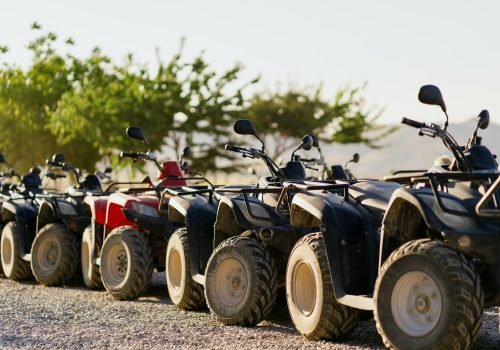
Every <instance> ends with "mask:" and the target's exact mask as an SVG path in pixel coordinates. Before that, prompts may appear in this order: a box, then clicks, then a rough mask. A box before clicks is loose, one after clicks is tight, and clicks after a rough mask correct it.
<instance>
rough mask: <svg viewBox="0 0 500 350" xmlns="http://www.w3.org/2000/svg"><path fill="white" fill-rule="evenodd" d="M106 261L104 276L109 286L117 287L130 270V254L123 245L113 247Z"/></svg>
mask: <svg viewBox="0 0 500 350" xmlns="http://www.w3.org/2000/svg"><path fill="white" fill-rule="evenodd" d="M105 259H106V269H105V271H103V275H105V277H106V282H107V283H108V285H113V286H116V285H118V284H120V283H121V282H122V281H123V280H124V279H125V276H127V271H128V269H129V266H128V265H129V259H128V254H127V250H126V249H125V246H124V245H123V243H121V242H120V243H119V244H115V245H113V246H112V247H111V248H110V249H109V251H108V254H106V257H105Z"/></svg>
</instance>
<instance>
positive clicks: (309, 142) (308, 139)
mask: <svg viewBox="0 0 500 350" xmlns="http://www.w3.org/2000/svg"><path fill="white" fill-rule="evenodd" d="M313 144H314V139H313V138H312V136H311V135H304V137H303V138H302V144H301V145H300V146H301V148H302V149H303V150H304V151H310V150H311V148H312V147H313Z"/></svg>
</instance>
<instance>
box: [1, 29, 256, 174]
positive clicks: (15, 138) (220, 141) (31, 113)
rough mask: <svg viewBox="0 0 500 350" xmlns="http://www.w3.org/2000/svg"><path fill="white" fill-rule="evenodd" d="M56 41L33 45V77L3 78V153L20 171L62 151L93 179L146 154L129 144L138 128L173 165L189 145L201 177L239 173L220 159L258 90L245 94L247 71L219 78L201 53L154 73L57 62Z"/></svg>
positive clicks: (95, 57) (15, 72) (73, 60)
mask: <svg viewBox="0 0 500 350" xmlns="http://www.w3.org/2000/svg"><path fill="white" fill-rule="evenodd" d="M32 28H33V29H34V30H39V29H40V25H38V24H36V23H35V24H33V26H32ZM56 41H57V36H56V35H55V34H54V33H48V34H44V35H41V36H38V37H37V38H36V39H35V40H34V41H32V42H31V43H29V45H28V48H29V50H30V51H31V52H32V55H33V60H32V64H31V65H30V66H29V67H28V69H27V70H26V71H24V70H22V69H20V68H18V67H16V66H14V65H9V64H4V67H3V68H2V69H0V87H1V88H2V89H1V92H0V148H1V149H2V150H3V152H5V154H6V156H7V157H8V158H9V159H10V160H11V162H12V163H13V164H14V165H15V166H16V167H18V168H20V169H25V168H27V167H29V166H31V165H32V164H33V163H42V162H43V161H44V159H45V158H46V157H48V156H49V155H50V154H51V153H53V152H55V151H59V152H62V153H64V154H65V156H66V159H67V160H68V161H72V162H74V163H75V164H76V165H77V166H79V167H82V168H86V169H89V170H91V169H93V167H94V166H95V164H96V162H97V161H99V160H101V159H103V158H104V157H111V158H114V163H115V164H116V163H117V162H116V155H117V153H118V152H117V150H120V149H122V150H123V149H137V148H139V150H144V149H141V148H142V147H141V146H140V144H138V143H134V142H133V141H132V142H131V140H130V139H128V138H127V137H126V136H125V129H126V127H128V126H129V125H138V126H141V127H143V128H144V130H145V133H146V135H147V137H148V141H149V144H150V147H151V150H154V151H159V150H160V149H161V148H162V146H166V148H167V150H170V156H171V157H174V158H175V157H177V155H178V154H179V153H180V151H181V149H182V147H183V146H184V145H186V144H187V143H189V144H190V145H191V146H192V148H193V150H194V154H195V159H194V160H193V163H194V164H193V167H194V169H196V170H198V171H202V172H206V171H210V170H215V169H216V167H218V168H224V169H223V170H232V169H233V168H232V166H226V167H224V166H223V165H222V164H219V163H220V159H223V158H228V159H232V157H233V155H231V154H227V153H226V152H224V151H221V150H223V145H224V144H225V143H226V142H227V141H228V140H229V138H230V136H231V135H232V134H231V132H230V126H231V125H232V123H233V122H234V120H236V119H237V118H240V117H241V116H242V115H241V112H242V109H243V105H244V102H245V101H244V99H243V97H242V96H243V90H244V89H245V88H246V87H247V86H248V85H250V84H254V83H255V82H256V81H252V82H250V83H246V84H241V85H238V84H239V83H238V76H239V73H240V71H241V69H242V67H241V66H239V65H236V66H234V67H233V68H231V69H229V70H227V71H226V72H223V73H222V74H218V73H216V72H214V71H213V70H211V69H210V68H209V66H208V64H207V63H206V62H205V60H204V57H203V54H200V55H198V56H197V57H195V58H194V59H192V60H191V61H186V60H185V59H183V57H182V45H181V47H180V49H179V51H178V52H177V53H176V54H175V55H174V56H173V57H172V58H171V59H170V60H169V61H167V62H163V61H159V62H158V69H157V71H156V72H155V74H150V73H149V71H148V69H146V67H145V66H142V65H140V64H139V63H137V62H136V61H135V59H134V57H133V55H132V54H130V55H128V57H127V59H126V61H125V62H124V63H123V64H121V65H119V64H116V63H114V62H112V61H111V59H110V58H109V57H107V56H105V55H104V54H102V52H101V50H100V49H98V48H96V49H94V50H93V52H92V53H91V55H90V56H89V57H87V58H85V59H79V58H77V57H74V56H72V55H71V54H61V53H58V52H57V51H56V50H55V49H54V46H55V45H54V44H55V43H56ZM65 43H66V45H69V46H71V45H73V44H74V42H73V40H72V39H66V41H65ZM181 44H183V42H181ZM123 164H124V163H123V162H122V165H123ZM125 164H127V162H125ZM226 164H231V163H227V162H226Z"/></svg>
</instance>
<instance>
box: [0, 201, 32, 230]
mask: <svg viewBox="0 0 500 350" xmlns="http://www.w3.org/2000/svg"><path fill="white" fill-rule="evenodd" d="M37 214H38V211H37V208H36V206H35V205H33V204H32V203H29V202H26V201H23V202H21V203H16V202H12V201H7V202H4V203H3V206H2V220H3V222H9V221H14V220H20V221H22V222H24V224H25V225H28V226H32V227H34V226H35V223H36V217H37Z"/></svg>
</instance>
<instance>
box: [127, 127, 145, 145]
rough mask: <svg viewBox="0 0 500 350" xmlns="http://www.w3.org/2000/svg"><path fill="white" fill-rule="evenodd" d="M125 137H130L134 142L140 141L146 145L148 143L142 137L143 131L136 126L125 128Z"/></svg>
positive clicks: (143, 136)
mask: <svg viewBox="0 0 500 350" xmlns="http://www.w3.org/2000/svg"><path fill="white" fill-rule="evenodd" d="M126 133H127V136H128V137H131V138H133V139H136V140H140V141H142V142H144V143H145V144H148V141H147V140H146V135H144V130H142V128H141V127H138V126H129V127H128V128H127V131H126Z"/></svg>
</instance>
